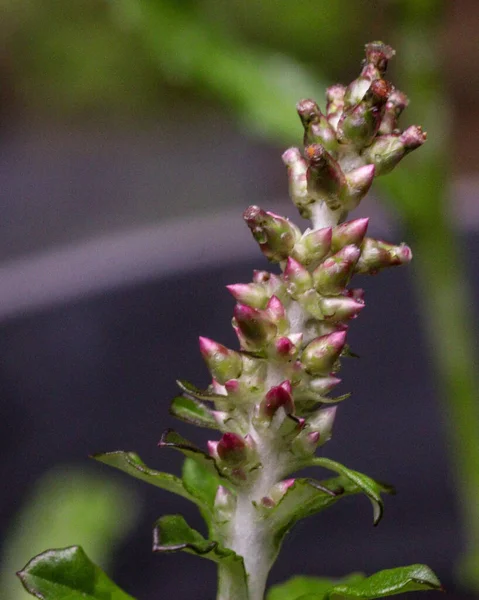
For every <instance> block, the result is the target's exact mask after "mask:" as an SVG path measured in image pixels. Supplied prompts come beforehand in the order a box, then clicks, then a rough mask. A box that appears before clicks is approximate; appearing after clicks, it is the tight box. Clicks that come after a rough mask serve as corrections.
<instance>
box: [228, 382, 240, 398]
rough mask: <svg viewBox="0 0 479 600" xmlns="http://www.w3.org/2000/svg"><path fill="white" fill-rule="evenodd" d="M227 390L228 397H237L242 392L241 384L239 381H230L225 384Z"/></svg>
mask: <svg viewBox="0 0 479 600" xmlns="http://www.w3.org/2000/svg"><path fill="white" fill-rule="evenodd" d="M225 390H226V391H227V393H228V395H230V394H231V395H233V396H234V395H235V394H237V393H238V392H239V390H240V383H239V381H238V380H237V379H228V381H226V382H225Z"/></svg>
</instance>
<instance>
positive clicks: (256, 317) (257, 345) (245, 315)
mask: <svg viewBox="0 0 479 600" xmlns="http://www.w3.org/2000/svg"><path fill="white" fill-rule="evenodd" d="M233 314H234V320H235V325H236V326H237V327H238V329H239V331H240V332H241V334H242V336H243V341H246V343H247V344H248V347H249V349H251V350H253V349H258V350H260V349H262V348H264V347H265V346H266V345H267V344H268V343H269V342H270V341H271V340H272V339H273V338H274V336H275V335H276V330H277V328H276V325H275V324H274V323H273V321H272V319H271V317H270V315H269V314H268V312H266V311H263V310H257V309H256V308H251V307H250V306H246V305H244V304H237V305H236V306H235V308H234V311H233Z"/></svg>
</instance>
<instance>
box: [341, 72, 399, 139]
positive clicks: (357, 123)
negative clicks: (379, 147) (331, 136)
mask: <svg viewBox="0 0 479 600" xmlns="http://www.w3.org/2000/svg"><path fill="white" fill-rule="evenodd" d="M390 93H391V85H390V84H389V83H388V82H387V81H385V80H384V79H376V80H375V81H373V82H372V83H371V85H370V86H369V89H368V90H367V91H366V93H365V94H364V96H363V97H362V99H361V100H360V101H359V102H358V103H357V104H353V105H352V106H351V107H350V108H349V110H345V111H344V112H343V115H342V117H341V119H340V120H339V123H338V127H337V129H338V138H339V140H340V141H341V142H343V143H352V144H354V146H356V148H364V147H365V146H369V144H370V143H371V142H372V141H373V139H374V137H375V135H376V133H377V132H378V129H379V126H380V125H381V120H382V118H383V115H384V111H385V108H386V102H387V99H388V97H389V94H390Z"/></svg>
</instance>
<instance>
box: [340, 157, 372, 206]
mask: <svg viewBox="0 0 479 600" xmlns="http://www.w3.org/2000/svg"><path fill="white" fill-rule="evenodd" d="M375 172H376V167H375V166H374V165H364V166H363V167H359V169H355V170H354V171H350V172H349V173H348V174H347V175H346V184H347V187H346V191H345V192H344V194H343V201H344V208H345V209H346V210H348V211H350V210H354V209H355V208H356V207H357V206H358V205H359V203H360V202H361V200H362V199H363V198H364V196H365V195H366V194H367V193H368V192H369V188H370V187H371V184H372V183H373V180H374V175H375Z"/></svg>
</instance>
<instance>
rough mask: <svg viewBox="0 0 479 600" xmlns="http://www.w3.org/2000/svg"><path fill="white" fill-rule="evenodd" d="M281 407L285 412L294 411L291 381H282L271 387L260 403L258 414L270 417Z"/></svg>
mask: <svg viewBox="0 0 479 600" xmlns="http://www.w3.org/2000/svg"><path fill="white" fill-rule="evenodd" d="M281 407H282V408H283V409H284V411H285V412H286V414H291V413H293V412H294V401H293V396H292V395H291V383H290V382H289V381H287V380H286V381H283V383H281V384H280V385H276V386H274V387H272V388H271V389H270V390H269V391H268V393H267V394H266V396H265V397H264V398H263V400H262V401H261V404H260V408H259V410H260V414H261V416H263V417H267V418H269V419H272V418H273V417H274V415H275V414H276V411H277V410H278V409H280V408H281Z"/></svg>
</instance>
